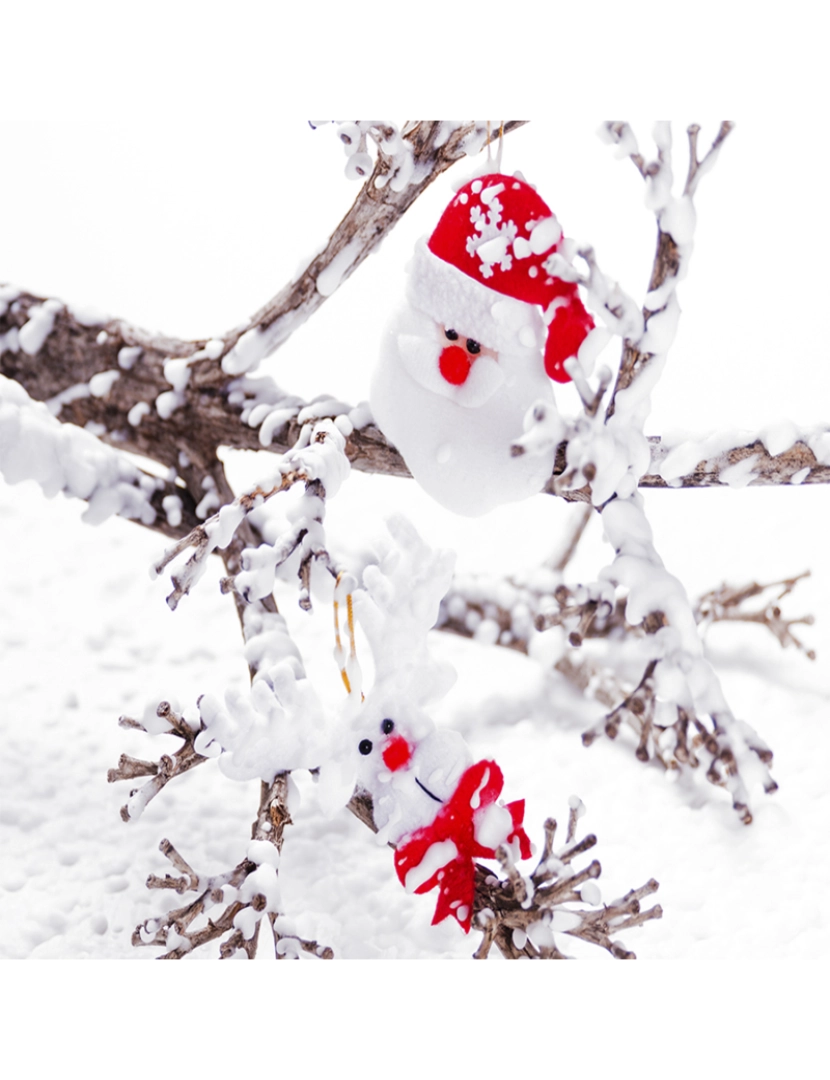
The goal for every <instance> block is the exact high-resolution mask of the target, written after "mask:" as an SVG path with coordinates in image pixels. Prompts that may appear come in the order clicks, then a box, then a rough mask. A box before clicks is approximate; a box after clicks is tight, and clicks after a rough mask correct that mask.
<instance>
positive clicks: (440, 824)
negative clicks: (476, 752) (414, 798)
mask: <svg viewBox="0 0 830 1080" xmlns="http://www.w3.org/2000/svg"><path fill="white" fill-rule="evenodd" d="M503 787H504V776H503V775H502V771H501V769H500V768H499V767H498V765H497V764H496V763H495V761H479V762H477V763H476V764H475V765H471V766H470V768H469V769H467V771H466V772H465V773H464V775H463V776H462V777H461V779H460V780H459V782H458V787H457V788H456V789H455V791H454V792H453V794H452V796H451V797H450V798H449V799H448V801H447V802H446V803H444V805H443V806H442V807H441V809H440V810H439V811H438V813H437V815H436V816H435V820H434V821H433V822H432V824H431V825H426V826H424V827H423V828H422V829H417V830H416V831H415V832H414V833H412V835H411V836H410V837H409V839H408V840H407V841H406V842H405V843H404V844H402V845H401V846H399V847H398V849H397V850H396V852H395V869H396V870H397V873H398V878H399V879H400V881H401V884H402V885H405V884H406V878H407V875H408V874H410V873H411V872H412V870H414V869H415V868H416V867H417V866H420V865H421V862H422V861H423V860H424V858H425V856H427V852H428V851H429V850H430V848H432V846H433V845H434V844H446V847H445V848H443V850H442V849H441V848H438V849H436V852H434V853H433V856H432V857H431V858H435V857H436V856H437V857H438V858H441V859H442V862H441V864H440V865H439V866H437V868H436V869H435V871H434V872H433V873H432V874H431V875H430V877H428V878H427V879H426V881H423V882H422V883H421V884H420V885H418V886H417V888H416V889H415V892H416V893H425V892H429V891H430V889H434V888H435V887H436V886H437V887H438V890H439V892H438V902H437V903H436V905H435V915H434V916H433V919H432V923H433V925H435V923H439V922H441V921H442V920H443V919H446V917H447V916H448V915H452V917H453V918H454V919H455V920H456V921H457V922H458V924H459V926H460V927H461V928H462V929H463V931H464V933H465V934H466V933H469V930H470V923H471V921H472V917H473V899H474V897H475V866H474V863H473V860H474V859H475V858H483V859H492V858H495V855H496V852H495V850H494V849H493V848H488V847H484V846H483V845H482V844H480V843H479V842H478V841H477V840H476V836H475V830H476V823H477V820H478V821H480V820H481V814H482V811H484V810H485V809H486V808H487V807H488V806H491V805H492V804H493V803H494V802H495V801H496V799H497V798H498V796H499V795H500V794H501V789H502V788H503ZM505 809H506V810H507V811H508V812H509V814H510V818H511V820H512V822H513V831H512V832H511V833H510V834H509V835H508V837H507V842H508V843H510V842H511V841H513V840H518V841H519V849H520V852H521V857H522V858H523V859H528V858H530V854H531V848H530V839H529V838H528V835H527V833H526V832H525V831H524V829H523V828H522V821H523V819H524V813H525V801H524V799H517V800H516V801H515V802H512V803H508V804H507V806H506V807H505ZM453 845H454V847H455V854H453ZM444 855H446V856H447V858H446V859H443V856H444ZM431 858H428V859H427V864H426V869H427V870H429V869H431Z"/></svg>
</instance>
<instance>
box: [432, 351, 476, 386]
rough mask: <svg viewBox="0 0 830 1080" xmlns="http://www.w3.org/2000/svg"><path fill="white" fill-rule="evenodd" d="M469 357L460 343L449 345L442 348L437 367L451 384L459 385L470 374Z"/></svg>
mask: <svg viewBox="0 0 830 1080" xmlns="http://www.w3.org/2000/svg"><path fill="white" fill-rule="evenodd" d="M470 367H471V364H470V358H469V356H468V355H467V351H466V349H462V348H461V346H460V345H451V346H450V347H449V348H447V349H444V351H443V352H442V353H441V356H440V358H439V360H438V368H439V370H440V372H441V374H442V375H443V376H444V378H445V379H446V380H447V382H448V383H452V385H453V386H461V384H462V383H463V382H466V380H467V376H468V375H469V374H470Z"/></svg>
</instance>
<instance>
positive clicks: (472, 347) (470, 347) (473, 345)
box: [467, 337, 481, 356]
mask: <svg viewBox="0 0 830 1080" xmlns="http://www.w3.org/2000/svg"><path fill="white" fill-rule="evenodd" d="M467 352H468V353H472V354H473V356H475V355H476V353H480V352H481V346H480V345H479V343H478V342H477V341H473V339H472V338H471V337H468V338H467Z"/></svg>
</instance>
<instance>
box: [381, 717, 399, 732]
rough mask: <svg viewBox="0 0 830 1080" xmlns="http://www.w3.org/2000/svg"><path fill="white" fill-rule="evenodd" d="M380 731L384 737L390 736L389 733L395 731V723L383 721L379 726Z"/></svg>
mask: <svg viewBox="0 0 830 1080" xmlns="http://www.w3.org/2000/svg"><path fill="white" fill-rule="evenodd" d="M380 730H381V731H382V732H383V734H384V735H391V733H392V732H393V731H394V730H395V721H394V720H384V721H383V723H382V724H381V725H380Z"/></svg>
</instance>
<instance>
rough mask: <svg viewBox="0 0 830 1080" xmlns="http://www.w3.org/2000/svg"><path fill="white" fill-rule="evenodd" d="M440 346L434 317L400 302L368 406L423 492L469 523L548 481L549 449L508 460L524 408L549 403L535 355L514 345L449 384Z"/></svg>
mask: <svg viewBox="0 0 830 1080" xmlns="http://www.w3.org/2000/svg"><path fill="white" fill-rule="evenodd" d="M534 315H536V313H535V312H534ZM536 318H538V315H536ZM464 330H470V328H469V327H460V326H459V327H458V331H459V333H463V332H464ZM446 345H447V341H446V340H445V339H444V336H443V334H442V333H441V329H440V327H439V326H438V325H437V323H436V322H435V320H434V319H433V318H432V317H431V316H429V315H426V314H424V313H422V312H420V311H418V310H417V309H416V308H415V307H413V306H412V305H411V304H408V305H407V306H406V307H405V308H404V309H403V310H402V311H401V312H399V313H398V315H397V316H396V317H395V319H394V320H393V322H392V324H391V325H390V327H389V328H388V330H387V332H386V334H385V336H384V339H383V345H382V348H381V357H380V362H379V363H378V366H377V368H376V369H375V373H374V376H373V379H372V386H371V391H370V404H371V407H372V413H373V415H374V418H375V421H376V422H377V424H378V426H379V427H380V429H381V431H382V432H383V433H384V435H385V436H386V437H387V438H388V439H389V440H390V442H392V443H394V445H395V446H396V447H397V448H398V450H400V452H401V454H402V455H403V458H404V461H405V462H406V464H407V467H408V468H409V471H410V472H411V473H412V475H413V476H414V477H415V479H416V480H417V482H418V483H419V484H420V485H421V487H422V488H423V489H424V490H425V491H426V492H427V493H428V494H429V495H431V496H432V497H433V498H434V499H435V500H436V501H437V502H439V503H441V505H442V506H445V507H446V508H447V509H448V510H452V511H454V512H455V513H457V514H464V515H466V516H468V517H477V516H478V515H479V514H484V513H486V512H487V511H488V510H492V509H493V508H494V507H496V506H499V505H500V504H501V503H506V502H516V501H518V500H520V499H526V498H527V497H528V496H530V495H535V494H536V493H537V492H539V491H541V490H542V488H543V487H544V485H545V483H546V482H547V480H548V479H549V477H550V475H551V473H552V471H553V462H554V455H555V451H554V450H553V449H551V450H550V451H548V452H547V453H544V454H538V455H530V454H523V455H522V456H520V457H512V456H511V453H510V446H511V444H512V443H513V442H515V441H516V440H517V439H518V438H519V437H520V436H521V435H522V433H523V430H524V427H523V421H524V418H525V416H526V414H527V412H528V410H529V409H530V407H531V406H532V405H533V404H534V403H535V402H537V401H539V400H542V401H544V402H546V403H547V402H551V403H552V402H553V389H552V387H551V384H550V379H549V378H548V377H547V375H546V374H545V370H544V365H543V363H542V355H541V352H540V351H539V350H538V349H536V348H523V347H522V346H521V345H518V344H517V347H516V350H515V351H514V352H507V351H505V350H504V349H502V350H501V351H500V353H499V358H498V361H495V360H493V359H491V358H490V357H487V356H481V357H479V358H478V359H476V360H475V361H474V362H473V366H472V369H471V371H470V374H469V376H468V377H467V379H466V381H465V382H464V383H463V384H462V385H461V386H454V385H452V384H451V383H449V382H447V380H446V379H445V378H444V377H443V375H442V374H441V372H440V370H439V367H438V360H439V357H440V355H441V351H442V349H443V348H444V347H446Z"/></svg>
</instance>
